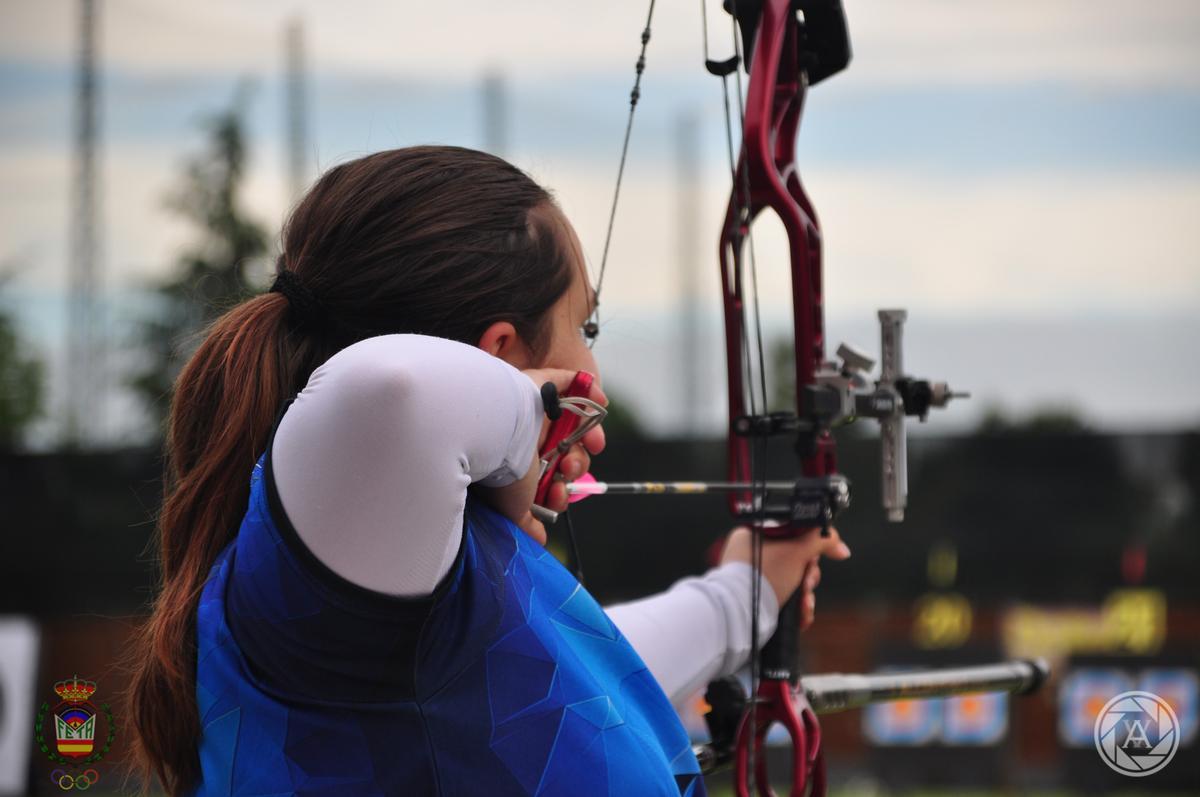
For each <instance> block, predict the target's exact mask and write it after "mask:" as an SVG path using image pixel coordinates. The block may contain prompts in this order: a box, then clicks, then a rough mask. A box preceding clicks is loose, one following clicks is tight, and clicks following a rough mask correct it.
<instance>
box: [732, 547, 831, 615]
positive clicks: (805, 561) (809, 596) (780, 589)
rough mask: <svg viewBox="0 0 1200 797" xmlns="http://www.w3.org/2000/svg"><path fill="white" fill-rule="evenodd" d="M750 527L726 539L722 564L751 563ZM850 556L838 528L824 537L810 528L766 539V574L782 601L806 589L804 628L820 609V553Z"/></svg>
mask: <svg viewBox="0 0 1200 797" xmlns="http://www.w3.org/2000/svg"><path fill="white" fill-rule="evenodd" d="M751 542H752V536H751V533H750V529H749V528H747V527H745V526H740V527H738V528H736V529H734V530H733V531H732V532H731V533H730V535H729V537H728V538H726V541H725V550H724V552H723V553H722V554H721V564H725V563H726V562H746V563H750V561H751V555H752V545H751ZM822 556H825V557H828V558H829V559H839V560H840V559H849V558H850V548H849V547H848V546H847V545H846V543H844V542H842V538H841V536H840V535H838V532H837V529H835V528H830V529H829V536H828V537H822V536H821V534H820V530H819V529H815V528H814V529H811V530H810V531H808V532H806V533H805V534H802V535H800V536H799V537H797V538H795V539H792V540H766V541H765V542H764V543H763V575H764V576H765V577H766V579H767V582H768V583H769V584H770V585H771V589H772V590H773V591H774V592H775V597H776V598H777V599H778V600H779V605H781V606H782V605H783V603H784V602H785V601H786V600H787V599H788V598H790V597H791V596H792V593H794V592H795V591H796V590H797V589H802V590H803V596H802V597H801V599H800V609H801V628H808V627H809V626H810V625H812V621H813V618H814V617H815V616H816V610H817V596H816V589H817V585H818V584H819V583H821V566H820V561H821V557H822Z"/></svg>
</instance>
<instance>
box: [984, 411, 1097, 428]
mask: <svg viewBox="0 0 1200 797" xmlns="http://www.w3.org/2000/svg"><path fill="white" fill-rule="evenodd" d="M1088 431H1090V429H1089V428H1088V425H1087V423H1085V422H1084V420H1083V418H1081V417H1080V416H1079V413H1078V412H1077V411H1076V410H1075V409H1074V408H1072V407H1069V406H1065V405H1061V406H1056V405H1049V406H1045V407H1040V408H1038V409H1035V410H1034V411H1033V412H1031V413H1029V414H1028V415H1026V416H1024V417H1023V418H1013V417H1011V416H1009V415H1007V414H1005V413H1004V411H1003V410H1001V409H1000V408H998V407H989V408H988V409H987V411H986V412H984V414H983V418H982V419H980V421H979V426H978V427H977V428H976V430H975V432H976V434H981V435H1014V434H1020V435H1061V434H1082V433H1085V432H1088Z"/></svg>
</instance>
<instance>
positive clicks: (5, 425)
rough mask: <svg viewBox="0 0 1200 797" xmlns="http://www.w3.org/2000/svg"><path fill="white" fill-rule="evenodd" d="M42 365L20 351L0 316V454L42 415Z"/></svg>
mask: <svg viewBox="0 0 1200 797" xmlns="http://www.w3.org/2000/svg"><path fill="white" fill-rule="evenodd" d="M43 371H44V369H43V365H42V363H41V361H40V360H37V359H36V358H34V357H33V356H31V355H30V354H29V353H28V352H26V351H25V350H24V347H23V345H22V343H21V339H20V336H19V335H18V334H17V330H16V328H15V326H14V324H13V322H12V319H11V318H10V317H9V316H8V315H7V314H4V313H0V450H4V449H11V448H13V447H14V446H15V445H16V443H17V441H18V440H19V439H20V436H21V433H22V432H23V431H24V430H25V428H26V427H27V426H28V425H29V424H30V423H31V422H33V421H34V420H35V419H36V418H37V417H38V416H39V415H40V414H41V412H42V402H43V400H44V397H45V386H44V373H43Z"/></svg>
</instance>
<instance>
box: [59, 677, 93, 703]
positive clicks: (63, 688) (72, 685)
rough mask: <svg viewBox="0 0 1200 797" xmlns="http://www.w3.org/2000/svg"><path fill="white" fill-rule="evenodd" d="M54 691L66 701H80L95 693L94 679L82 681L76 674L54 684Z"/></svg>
mask: <svg viewBox="0 0 1200 797" xmlns="http://www.w3.org/2000/svg"><path fill="white" fill-rule="evenodd" d="M54 693H55V694H56V695H58V696H59V697H61V698H62V699H63V700H65V701H67V702H68V703H82V702H83V701H85V700H87V699H88V698H90V697H91V696H92V695H94V694H95V693H96V682H95V681H84V680H82V679H80V677H79V676H78V675H73V676H71V678H70V680H62V681H59V682H58V683H56V684H55V685H54Z"/></svg>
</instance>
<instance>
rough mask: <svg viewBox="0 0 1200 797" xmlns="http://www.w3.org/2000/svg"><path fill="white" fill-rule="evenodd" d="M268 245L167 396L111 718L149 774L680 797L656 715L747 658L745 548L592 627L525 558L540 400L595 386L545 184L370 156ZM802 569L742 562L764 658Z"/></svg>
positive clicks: (575, 246) (573, 278)
mask: <svg viewBox="0 0 1200 797" xmlns="http://www.w3.org/2000/svg"><path fill="white" fill-rule="evenodd" d="M283 252H284V254H283V255H282V256H281V257H280V259H279V265H278V273H277V276H276V280H275V283H274V286H273V287H272V290H271V291H270V292H268V293H265V294H262V295H260V296H256V297H254V298H252V299H250V300H248V301H246V302H244V303H242V304H241V305H239V306H237V307H235V308H234V309H232V310H231V311H229V312H228V313H227V314H225V315H224V316H223V317H221V318H220V319H218V320H217V321H216V322H215V323H214V324H213V326H212V327H211V329H210V330H209V331H208V333H207V337H206V338H205V339H204V341H203V342H202V344H201V345H200V347H199V349H198V350H197V352H196V353H195V355H194V356H193V357H192V358H191V360H190V361H189V363H188V364H187V366H186V367H185V368H184V370H183V372H182V373H181V374H180V377H179V380H178V382H177V383H176V386H175V394H174V399H173V404H172V409H171V419H170V429H169V444H168V470H167V485H168V486H167V493H166V500H165V503H164V506H163V509H162V512H161V516H160V518H159V542H160V547H161V567H162V579H163V580H162V589H161V593H160V594H159V596H158V598H157V600H156V602H155V604H154V609H153V614H152V616H151V617H150V619H149V621H148V623H147V624H146V625H145V626H144V628H143V629H142V632H141V634H140V636H139V638H138V640H137V643H136V647H135V650H134V660H135V662H136V664H135V671H134V683H133V688H132V691H131V705H130V709H129V710H130V714H129V716H130V717H131V721H132V722H131V724H132V727H133V731H134V736H135V742H136V744H135V753H136V758H135V760H136V762H137V764H138V765H139V766H140V767H141V769H142V771H143V774H144V775H145V776H146V781H147V784H148V783H149V781H150V780H151V779H152V778H153V777H155V776H157V778H158V779H159V780H160V781H161V782H162V784H163V786H164V788H166V789H167V791H168V792H169V793H171V794H196V795H215V794H222V795H224V794H234V793H239V794H240V793H254V794H267V793H271V794H276V793H280V794H282V793H296V794H330V795H334V794H336V795H359V794H362V795H366V794H389V795H391V794H395V795H401V794H403V795H417V794H444V795H458V794H489V795H508V794H514V795H515V794H533V793H538V794H572V795H592V794H595V795H617V794H621V795H628V794H639V795H641V794H654V795H657V794H671V795H677V794H680V793H686V794H700V793H703V784H702V783H701V782H700V778H699V774H698V767H697V763H696V760H695V758H694V756H692V754H691V750H690V746H689V744H688V739H687V736H686V734H685V732H684V730H683V727H682V725H681V724H680V721H679V719H678V716H677V714H676V713H675V709H674V708H673V706H672V703H676V704H678V703H679V702H681V701H682V700H684V699H685V698H686V697H688V696H689V695H690V694H692V693H693V692H694V691H695V690H696V689H698V688H700V687H702V686H703V685H704V684H705V683H706V682H707V681H709V680H711V679H713V678H715V677H719V676H721V675H724V674H727V673H730V672H733V671H735V670H736V669H738V668H739V667H740V666H742V665H743V664H744V663H745V661H746V658H747V656H748V653H749V641H750V638H751V633H750V622H751V619H750V618H751V613H750V609H749V605H748V600H747V596H748V595H749V594H750V591H751V579H752V574H751V568H750V566H749V564H748V562H749V558H750V542H749V533H748V532H746V531H745V530H740V531H737V532H734V533H733V534H732V535H731V536H730V538H729V540H728V542H727V545H726V548H725V553H724V556H723V561H722V563H721V564H720V565H719V566H718V567H716V568H714V569H713V570H711V571H709V572H708V573H707V574H705V575H704V576H702V577H697V578H689V579H685V580H683V581H681V582H679V583H677V584H675V585H674V586H673V587H672V588H671V589H670V590H668V591H667V592H665V593H663V594H660V595H657V596H652V597H649V598H646V599H644V600H641V601H636V602H633V603H629V604H625V605H622V606H616V607H610V608H609V609H607V610H604V609H601V608H600V607H599V606H598V605H597V604H596V602H595V601H594V599H593V598H592V597H591V596H590V595H589V594H588V593H587V591H586V590H585V589H583V588H582V587H581V586H580V584H579V583H578V581H577V580H576V579H575V578H574V577H573V576H571V575H570V574H569V573H568V571H567V570H566V569H565V568H563V567H562V566H561V565H560V564H559V563H558V562H557V561H556V560H555V559H554V558H553V557H552V556H550V555H549V554H548V553H547V552H546V551H545V549H544V548H543V544H544V543H545V540H546V536H545V530H544V529H543V527H542V525H541V524H540V523H539V522H538V521H537V520H535V519H534V518H533V516H532V515H531V512H530V509H531V504H532V502H533V497H534V493H535V489H536V482H537V476H538V468H537V467H536V465H535V460H536V453H535V452H536V451H537V450H538V447H539V443H540V441H541V439H542V437H543V436H544V434H545V428H546V426H547V424H546V422H545V420H544V414H543V405H542V400H541V398H540V395H539V391H538V386H539V385H541V384H543V383H544V382H547V381H551V382H554V383H555V384H556V385H557V386H558V387H559V388H560V389H564V388H566V387H567V386H568V385H569V384H570V382H571V380H572V378H573V377H574V375H575V373H576V372H578V371H588V372H590V373H592V374H594V375H597V376H598V372H597V368H596V363H595V361H594V360H593V358H592V355H591V351H590V349H589V347H588V345H587V342H586V341H585V333H594V330H595V327H594V325H592V324H590V323H589V319H591V317H592V315H593V310H594V307H595V302H596V299H595V296H594V294H593V293H592V289H591V287H590V285H589V282H588V279H587V276H586V269H585V264H584V259H583V256H582V253H581V250H580V246H579V242H578V240H577V238H576V236H575V233H574V231H573V230H572V228H571V226H570V224H569V223H568V222H567V220H566V219H565V218H564V217H563V215H562V213H561V212H560V210H559V209H558V208H557V206H556V205H555V203H554V202H553V200H552V199H551V197H550V195H549V194H548V193H547V191H546V190H544V189H543V188H541V187H539V186H538V185H537V184H536V183H534V182H533V181H532V180H531V179H530V178H529V177H528V176H526V175H525V174H524V173H522V172H521V171H519V170H518V169H516V168H515V167H513V166H511V165H510V164H508V163H506V162H504V161H502V160H500V159H498V158H495V157H493V156H490V155H486V154H484V153H480V152H474V151H471V150H466V149H459V148H451V147H417V148H411V149H401V150H393V151H389V152H382V153H378V154H375V155H370V156H368V157H365V158H361V159H359V160H356V161H353V162H350V163H347V164H344V165H341V166H338V167H336V168H334V169H332V170H331V171H329V172H328V173H327V174H325V175H324V176H323V177H322V178H321V179H320V180H319V181H318V182H317V183H316V185H315V186H314V187H313V189H312V190H311V191H310V193H309V194H308V195H307V197H305V199H304V200H303V201H302V202H301V203H300V204H299V206H298V207H297V208H296V209H295V211H294V212H293V214H292V216H291V219H290V220H289V222H288V224H287V226H286V229H285V231H284V236H283ZM596 381H597V383H598V382H599V380H598V379H597V380H596ZM591 398H592V399H594V400H596V401H599V402H602V403H603V402H605V397H604V394H603V392H602V390H601V389H600V388H599V387H596V388H593V391H592V394H591ZM603 447H604V436H603V431H602V430H601V429H600V428H599V427H597V428H595V429H593V430H591V431H590V432H589V433H588V434H587V436H585V437H584V438H583V439H582V441H581V442H580V444H579V445H577V446H575V447H574V448H572V449H571V451H570V452H568V454H567V455H565V456H564V457H563V458H562V459H561V460H560V461H559V462H558V464H557V468H558V472H557V474H556V475H557V477H558V478H559V479H560V481H559V482H558V483H557V484H556V485H555V486H554V487H553V488H552V489H551V491H550V494H549V497H548V499H547V504H548V506H549V508H550V509H553V510H562V509H565V507H566V503H567V493H566V489H565V486H564V484H563V483H562V482H563V481H566V480H571V479H575V478H578V477H579V476H581V475H582V474H584V473H585V472H587V470H588V468H589V465H590V458H591V456H593V455H596V454H599V453H600V452H601V450H602V449H603ZM633 553H634V554H636V552H633ZM822 555H826V556H831V557H833V558H845V557H846V556H849V551H848V549H846V548H845V546H844V545H843V544H841V543H840V542H839V540H838V538H837V535H836V532H835V533H833V535H832V536H831V537H830V538H828V539H821V538H820V537H819V536H818V535H816V534H810V535H807V536H806V537H803V538H801V539H799V540H795V541H789V542H780V543H773V544H770V545H768V546H767V549H766V553H765V555H764V571H763V578H764V586H763V589H762V594H763V608H762V611H761V614H760V621H761V624H762V626H763V627H762V628H761V629H760V632H761V633H762V634H763V635H764V638H765V635H766V634H769V633H770V631H771V630H772V628H773V624H774V618H775V615H776V613H777V606H778V603H779V602H780V601H781V600H782V599H784V598H786V597H787V596H789V595H790V594H791V593H792V592H794V591H795V590H796V589H799V588H804V589H805V590H806V592H807V595H806V602H805V606H806V610H807V612H806V614H807V619H809V620H811V615H812V608H813V600H812V590H813V589H814V588H815V587H816V581H817V577H818V574H819V571H818V570H817V568H815V567H813V568H809V573H810V577H809V578H808V579H807V580H806V583H805V584H803V585H802V584H801V583H800V582H801V574H802V573H803V572H805V567H806V565H808V564H809V563H810V562H815V561H816V560H817V558H818V557H820V556H822Z"/></svg>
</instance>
